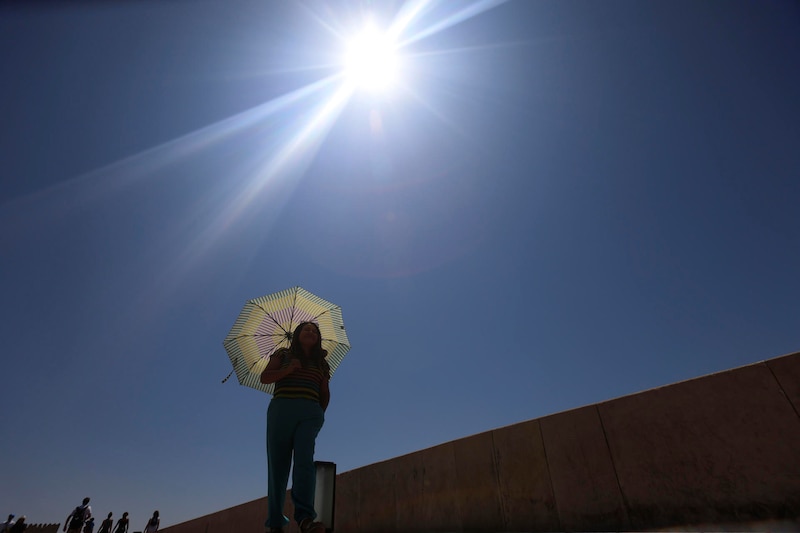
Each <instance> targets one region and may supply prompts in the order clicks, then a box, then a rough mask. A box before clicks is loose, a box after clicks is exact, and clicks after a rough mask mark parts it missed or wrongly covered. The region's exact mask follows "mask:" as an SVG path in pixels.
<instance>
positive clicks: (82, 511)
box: [64, 498, 92, 533]
mask: <svg viewBox="0 0 800 533" xmlns="http://www.w3.org/2000/svg"><path fill="white" fill-rule="evenodd" d="M91 517H92V508H91V506H90V505H89V498H84V499H83V503H82V504H81V505H79V506H77V507H76V508H75V509H74V510H73V511H72V512H71V513H70V514H69V516H67V519H66V520H65V521H64V531H69V533H81V530H82V529H83V524H84V523H85V522H86V521H87V520H89V519H90V518H91Z"/></svg>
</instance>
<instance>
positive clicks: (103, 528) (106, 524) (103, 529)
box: [97, 513, 114, 533]
mask: <svg viewBox="0 0 800 533" xmlns="http://www.w3.org/2000/svg"><path fill="white" fill-rule="evenodd" d="M113 514H114V513H108V517H107V518H106V519H105V520H103V523H102V524H100V529H98V530H97V533H111V527H112V526H113V525H114V519H113V518H111V516H112V515H113Z"/></svg>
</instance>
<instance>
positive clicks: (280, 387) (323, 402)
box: [261, 322, 331, 533]
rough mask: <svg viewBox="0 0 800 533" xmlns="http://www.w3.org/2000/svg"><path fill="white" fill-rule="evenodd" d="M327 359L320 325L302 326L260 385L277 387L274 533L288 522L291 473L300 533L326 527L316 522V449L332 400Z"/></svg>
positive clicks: (271, 425) (270, 460) (270, 462)
mask: <svg viewBox="0 0 800 533" xmlns="http://www.w3.org/2000/svg"><path fill="white" fill-rule="evenodd" d="M327 355H328V352H326V351H325V350H324V349H323V348H322V336H321V335H320V331H319V326H317V324H315V323H313V322H303V323H302V324H300V325H299V326H297V328H295V330H294V332H293V333H292V340H291V343H290V345H289V348H281V349H279V350H277V351H275V353H273V354H272V355H271V356H270V358H269V363H267V366H266V368H265V369H264V371H263V372H262V373H261V383H274V384H275V393H274V394H273V396H272V400H271V401H270V402H269V408H268V409H267V466H268V470H269V472H268V482H267V486H268V490H267V503H268V511H267V512H268V514H267V521H266V523H265V524H264V525H265V526H266V527H267V531H268V532H269V533H281V532H283V528H284V526H286V525H287V524H288V523H289V519H288V518H286V517H285V516H283V504H284V502H285V500H286V485H287V484H288V482H289V470H290V469H291V470H292V502H293V503H294V519H295V521H296V522H297V525H298V526H299V527H300V531H301V533H324V531H325V525H324V524H322V523H321V522H315V521H314V519H315V518H316V517H317V513H316V512H315V511H314V490H315V485H316V479H317V477H316V476H317V473H316V468H315V466H314V446H315V443H316V440H317V435H318V434H319V431H320V429H322V425H323V424H324V423H325V410H326V409H327V408H328V403H329V402H330V398H331V393H330V389H329V387H328V381H329V380H330V379H331V371H330V366H329V365H328V361H326V360H325V357H326V356H327ZM292 456H294V468H292Z"/></svg>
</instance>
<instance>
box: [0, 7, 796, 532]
mask: <svg viewBox="0 0 800 533" xmlns="http://www.w3.org/2000/svg"><path fill="white" fill-rule="evenodd" d="M364 6H367V7H369V6H372V7H373V8H374V9H377V11H371V12H369V13H368V12H367V11H366V9H367V8H366V7H364ZM402 6H403V4H402V3H399V2H398V3H394V4H392V3H374V4H370V3H341V4H330V3H315V2H308V3H294V2H257V1H244V0H242V1H236V2H224V3H223V2H209V1H197V2H187V1H173V2H163V3H162V2H155V1H153V2H147V1H142V2H114V3H104V2H99V1H98V2H71V3H69V4H67V3H57V2H34V3H29V4H26V5H25V7H22V5H18V6H16V7H10V6H9V5H4V6H3V7H2V8H0V9H2V13H0V15H2V16H0V49H1V50H2V52H0V68H2V79H3V82H2V83H0V109H1V110H2V117H3V127H2V129H0V147H1V149H0V171H2V180H0V247H1V248H2V261H0V294H2V300H0V301H1V302H2V306H1V307H0V339H2V353H3V381H4V386H3V387H2V388H0V404H1V405H2V409H0V428H2V429H0V431H2V437H1V438H0V442H2V453H1V454H0V471H2V478H3V483H2V484H0V502H2V505H3V506H4V508H3V509H0V514H2V513H9V512H14V513H16V514H18V515H19V514H26V515H27V516H28V521H29V522H62V521H63V520H64V518H65V516H66V515H67V513H68V512H69V511H70V509H71V508H72V507H74V506H75V505H76V504H77V503H78V502H79V501H80V499H81V498H82V497H84V496H86V495H89V496H91V497H92V505H93V509H94V511H95V514H96V515H97V516H101V517H102V516H104V515H105V514H106V513H108V512H109V511H113V512H114V515H115V517H119V516H120V515H121V513H122V512H123V511H128V512H129V513H130V514H131V518H132V530H141V528H143V527H144V524H145V521H146V519H147V518H148V517H149V515H150V514H151V513H152V511H153V510H154V509H159V510H160V511H161V516H162V525H170V524H175V523H179V522H182V521H185V520H188V519H191V518H195V517H197V516H200V515H203V514H207V513H211V512H214V511H217V510H219V509H224V508H227V507H231V506H233V505H238V504H240V503H244V502H246V501H250V500H253V499H256V498H259V497H262V496H264V495H265V494H266V462H265V446H264V434H265V424H266V420H265V418H266V416H265V415H266V407H267V403H268V400H269V397H268V396H266V395H264V394H261V393H258V392H256V391H254V390H251V389H247V388H244V387H240V386H239V385H237V384H236V383H235V381H233V380H231V381H229V382H228V383H225V384H221V383H220V382H221V380H222V378H224V377H225V375H227V373H228V372H229V370H230V362H229V360H228V358H227V356H226V354H225V351H224V349H223V347H222V339H223V338H224V337H225V335H226V334H227V332H228V330H229V329H230V327H231V325H232V324H233V321H234V320H235V318H236V316H237V314H238V312H239V310H240V309H241V307H242V305H243V304H244V302H245V301H246V300H247V299H249V298H254V297H257V296H262V295H264V294H268V293H271V292H274V291H278V290H282V289H285V288H288V287H291V286H295V285H300V286H302V287H304V288H306V289H308V290H310V291H312V292H314V293H317V294H319V295H320V296H322V297H323V298H325V299H327V300H330V301H332V302H335V303H337V304H339V305H340V306H341V307H342V309H343V315H344V320H345V325H346V326H347V331H348V334H349V337H350V340H351V342H352V350H351V351H350V353H349V354H348V356H347V357H346V358H345V360H344V362H343V363H342V365H341V366H340V367H339V369H338V371H337V373H336V375H335V376H334V379H333V380H332V382H331V390H332V400H331V405H330V408H329V410H328V413H327V421H326V424H325V427H324V428H323V430H322V433H321V434H320V437H319V439H318V443H317V457H318V458H319V459H322V460H328V461H334V462H336V463H337V464H338V470H339V472H343V471H346V470H350V469H353V468H357V467H360V466H364V465H367V464H370V463H373V462H376V461H380V460H383V459H388V458H391V457H395V456H398V455H402V454H405V453H410V452H413V451H416V450H420V449H423V448H426V447H429V446H432V445H436V444H439V443H442V442H446V441H449V440H454V439H458V438H461V437H464V436H468V435H471V434H475V433H479V432H482V431H486V430H490V429H493V428H497V427H500V426H504V425H508V424H513V423H516V422H521V421H524V420H529V419H532V418H537V417H541V416H544V415H548V414H551V413H555V412H559V411H563V410H567V409H571V408H575V407H579V406H582V405H586V404H590V403H595V402H600V401H603V400H608V399H611V398H615V397H619V396H622V395H626V394H630V393H635V392H638V391H642V390H645V389H648V388H652V387H656V386H661V385H666V384H669V383H673V382H676V381H679V380H684V379H689V378H693V377H697V376H701V375H704V374H707V373H710V372H715V371H719V370H724V369H727V368H731V367H735V366H739V365H743V364H748V363H752V362H755V361H759V360H763V359H767V358H771V357H776V356H779V355H782V354H785V353H789V352H794V351H797V350H800V310H799V309H798V302H800V276H798V274H797V273H798V272H800V246H799V245H798V241H800V222H799V221H798V217H797V215H796V212H797V205H800V180H798V174H800V99H798V98H797V95H798V94H800V69H798V68H797V65H798V64H800V8H798V5H797V4H796V3H793V2H788V1H787V2H780V1H773V2H756V1H753V2H739V1H716V2H715V1H707V2H694V1H678V2H675V1H664V2H661V1H654V2H638V1H609V2H594V1H585V2H583V1H562V2H539V1H520V2H507V3H499V2H478V3H466V2H465V3H443V2H441V3H440V2H435V1H433V2H429V3H427V4H426V9H424V10H421V11H420V13H419V15H418V16H417V17H416V18H414V19H413V20H412V21H411V22H410V23H409V25H408V26H407V27H406V28H405V31H404V33H403V36H404V38H406V39H407V40H408V41H410V42H408V43H407V46H405V47H404V48H403V49H402V52H403V53H404V54H405V55H406V60H405V61H406V62H405V69H404V71H403V78H402V79H401V81H400V83H399V85H398V87H396V88H395V90H393V91H391V92H389V93H383V94H368V93H364V92H363V91H357V92H354V93H353V94H351V95H349V97H348V98H347V99H346V100H343V101H342V102H343V103H342V105H341V106H340V107H339V108H337V109H336V110H335V112H334V113H329V114H327V115H326V114H323V113H322V111H321V110H322V109H323V108H324V106H326V105H328V104H330V102H331V101H332V99H333V98H335V97H336V95H337V94H340V93H337V90H338V88H339V87H341V84H340V83H341V82H340V80H339V79H338V78H336V77H335V76H336V75H337V74H339V73H340V66H339V65H338V62H339V60H340V55H341V52H340V49H341V46H342V43H341V40H342V38H343V37H345V36H347V35H349V32H351V31H353V30H354V29H356V28H358V27H359V25H360V24H361V23H362V22H363V20H364V18H365V16H367V15H370V16H372V17H374V20H375V21H377V23H378V24H379V25H381V24H383V25H389V24H390V23H391V21H392V20H393V19H395V17H396V15H397V13H399V12H401V7H402ZM415 36H416V37H419V38H417V39H414V38H413V37H415ZM326 80H327V81H326Z"/></svg>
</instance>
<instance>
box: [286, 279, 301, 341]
mask: <svg viewBox="0 0 800 533" xmlns="http://www.w3.org/2000/svg"><path fill="white" fill-rule="evenodd" d="M299 289H300V287H295V291H294V301H293V302H292V316H291V317H290V318H289V327H290V328H292V333H294V313H295V311H297V293H298V292H300V291H299ZM289 340H290V341H291V340H292V339H291V338H290V339H289Z"/></svg>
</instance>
